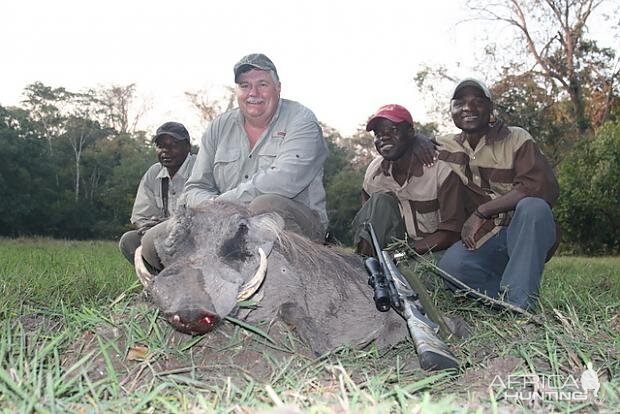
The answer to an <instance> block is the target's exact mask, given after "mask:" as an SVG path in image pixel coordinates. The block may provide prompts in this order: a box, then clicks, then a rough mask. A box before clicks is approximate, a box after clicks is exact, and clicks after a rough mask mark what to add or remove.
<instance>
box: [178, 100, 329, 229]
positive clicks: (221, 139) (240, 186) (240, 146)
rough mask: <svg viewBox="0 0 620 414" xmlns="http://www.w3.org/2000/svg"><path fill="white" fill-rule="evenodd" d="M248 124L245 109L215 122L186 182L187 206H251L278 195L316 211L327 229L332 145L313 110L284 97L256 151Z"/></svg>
mask: <svg viewBox="0 0 620 414" xmlns="http://www.w3.org/2000/svg"><path fill="white" fill-rule="evenodd" d="M243 123H244V118H243V115H242V114H241V111H240V110H239V108H236V109H233V110H231V111H228V112H226V113H225V114H222V115H221V116H219V117H217V118H216V119H214V120H213V122H211V124H210V125H209V127H208V128H207V131H206V132H205V134H204V135H203V136H202V139H201V141H200V151H199V152H198V156H197V159H196V165H195V168H194V170H193V172H192V174H191V176H190V178H189V180H188V181H187V183H186V184H185V193H186V194H185V197H186V203H187V205H188V206H189V207H197V206H199V205H200V204H202V203H204V202H205V201H207V200H211V199H220V200H230V201H236V202H241V203H243V204H247V203H250V202H251V201H252V200H253V199H254V198H256V197H257V196H259V195H262V194H278V195H281V196H283V197H287V198H290V199H293V200H295V201H298V202H300V203H302V204H304V205H306V206H307V207H309V208H310V209H311V210H314V211H316V212H317V213H318V214H319V217H320V219H321V223H322V224H323V225H324V226H326V225H327V212H326V209H325V189H324V187H323V163H324V162H325V159H326V158H327V144H326V143H325V140H324V139H323V133H322V131H321V127H320V125H319V123H318V121H317V119H316V117H315V116H314V114H313V113H312V111H310V110H309V109H308V108H306V107H304V106H303V105H301V104H299V103H297V102H294V101H289V100H286V99H280V102H279V103H278V108H277V109H276V112H275V114H274V116H273V119H272V120H271V122H270V123H269V126H268V128H267V130H266V131H265V132H264V133H263V135H262V136H261V137H260V138H259V140H258V141H257V142H256V145H254V148H250V144H249V140H248V137H247V134H246V132H245V129H244V127H243Z"/></svg>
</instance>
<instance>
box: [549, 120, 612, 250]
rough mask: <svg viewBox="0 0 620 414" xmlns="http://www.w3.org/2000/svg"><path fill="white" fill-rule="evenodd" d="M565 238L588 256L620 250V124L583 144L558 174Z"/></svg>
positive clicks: (559, 208) (607, 127) (607, 126)
mask: <svg viewBox="0 0 620 414" xmlns="http://www.w3.org/2000/svg"><path fill="white" fill-rule="evenodd" d="M559 179H560V187H561V193H560V200H559V203H558V206H557V207H556V209H555V211H556V214H557V216H558V219H559V221H560V223H561V225H562V229H563V232H564V236H563V239H564V241H565V242H567V243H569V244H570V245H572V246H573V247H575V248H577V249H581V250H583V251H584V252H586V253H610V252H613V253H617V252H618V251H620V209H619V208H618V200H620V122H608V123H607V124H605V125H604V126H603V127H602V128H601V129H600V130H599V131H598V133H597V135H596V137H595V138H594V139H590V140H583V141H581V142H580V143H579V144H578V145H577V146H576V147H575V150H574V151H573V153H572V155H571V157H570V158H569V159H567V160H566V161H565V162H564V163H563V165H562V167H561V169H560V174H559Z"/></svg>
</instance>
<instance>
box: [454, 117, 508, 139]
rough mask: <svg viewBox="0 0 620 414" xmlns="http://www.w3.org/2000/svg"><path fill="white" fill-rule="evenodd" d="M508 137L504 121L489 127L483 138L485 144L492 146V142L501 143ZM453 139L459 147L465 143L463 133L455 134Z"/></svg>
mask: <svg viewBox="0 0 620 414" xmlns="http://www.w3.org/2000/svg"><path fill="white" fill-rule="evenodd" d="M509 136H510V130H509V129H508V127H507V126H506V124H505V123H504V121H497V122H495V123H494V124H493V125H492V126H491V128H489V130H488V132H487V133H486V135H485V136H484V137H483V138H485V142H486V143H488V144H493V143H494V142H497V141H501V140H503V139H506V138H507V137H509ZM454 139H455V140H456V142H458V143H459V144H460V145H463V143H464V142H465V135H463V133H460V134H457V135H456V137H455V138H454Z"/></svg>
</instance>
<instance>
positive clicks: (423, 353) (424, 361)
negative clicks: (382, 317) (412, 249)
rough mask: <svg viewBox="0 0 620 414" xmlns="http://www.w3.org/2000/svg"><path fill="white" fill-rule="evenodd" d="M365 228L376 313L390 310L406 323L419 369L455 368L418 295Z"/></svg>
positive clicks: (366, 263)
mask: <svg viewBox="0 0 620 414" xmlns="http://www.w3.org/2000/svg"><path fill="white" fill-rule="evenodd" d="M366 229H367V230H368V233H369V234H370V238H371V242H372V247H373V250H374V253H375V256H374V257H369V258H367V259H366V261H365V262H364V264H365V266H366V270H367V271H368V275H369V278H368V284H369V285H370V286H372V288H373V290H374V296H373V299H374V301H375V306H376V307H377V310H378V311H380V312H387V311H389V310H390V308H392V309H394V310H395V311H396V312H398V314H399V315H400V316H402V317H403V318H404V319H405V320H406V321H407V327H408V328H409V333H410V334H411V338H412V339H413V343H414V345H415V347H416V350H417V352H418V359H419V360H420V367H421V368H422V369H424V370H427V371H438V370H444V369H458V367H459V362H458V360H457V359H456V357H455V356H454V355H453V354H452V352H451V351H450V348H448V346H447V345H446V344H445V343H444V342H443V341H442V340H441V339H440V338H439V336H438V332H439V325H438V324H437V323H435V322H433V321H432V320H430V319H428V318H427V317H426V316H425V315H424V314H423V313H422V312H421V311H420V309H419V308H418V306H416V300H417V299H418V295H417V293H416V292H415V291H414V290H413V289H412V288H411V286H410V285H409V283H408V282H407V279H405V277H403V275H402V274H401V273H400V271H399V270H398V268H397V267H396V264H395V263H394V261H393V260H392V257H391V256H390V254H389V253H388V252H387V251H385V250H382V249H381V246H380V245H379V242H378V241H377V235H376V234H375V230H374V229H373V227H372V224H371V223H369V222H367V223H366Z"/></svg>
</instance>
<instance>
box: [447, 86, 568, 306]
mask: <svg viewBox="0 0 620 414" xmlns="http://www.w3.org/2000/svg"><path fill="white" fill-rule="evenodd" d="M450 110H451V113H452V120H453V121H454V125H456V127H457V128H459V129H460V130H461V132H460V133H459V134H453V135H448V136H444V137H441V138H440V139H439V143H440V144H441V145H442V146H441V148H442V150H441V151H440V153H439V159H440V160H443V161H445V162H447V163H449V164H450V166H451V167H452V169H453V171H455V172H456V173H458V174H459V176H460V177H461V179H462V180H463V182H464V183H465V184H466V185H467V188H468V190H469V191H470V193H471V195H472V196H473V198H474V199H475V206H477V208H476V209H475V211H474V212H473V214H472V215H471V216H470V217H469V218H468V219H467V221H466V222H465V224H464V226H463V231H462V234H461V238H462V242H457V243H455V244H454V245H453V246H452V247H450V248H449V249H448V250H447V251H446V253H445V254H444V256H443V258H442V260H441V262H440V263H439V266H440V267H441V268H442V269H443V270H445V271H446V272H448V273H450V274H451V275H452V276H454V277H456V278H458V279H460V280H461V281H462V282H464V283H466V284H467V285H469V286H470V287H472V288H474V289H478V290H480V291H483V292H486V293H487V294H488V295H491V296H501V297H503V298H504V300H506V301H507V302H508V303H510V304H512V305H516V306H518V307H520V308H527V307H528V306H530V305H532V304H533V303H534V302H535V301H536V299H537V297H538V288H539V285H540V280H541V277H542V272H543V267H544V264H545V259H546V258H548V257H549V256H550V255H551V254H552V251H553V247H554V244H555V243H556V226H555V223H554V220H553V214H552V213H551V207H552V206H553V204H554V203H555V201H556V199H557V197H558V193H559V187H558V183H557V181H556V179H555V176H554V174H553V170H552V169H551V167H550V165H549V163H548V162H547V160H546V159H545V157H544V155H543V154H542V152H541V151H540V149H539V148H538V145H536V142H535V141H534V140H533V139H532V136H531V135H530V134H529V133H528V132H527V131H525V130H523V129H521V128H519V127H512V126H510V127H509V126H506V125H505V124H504V123H503V122H501V121H498V120H495V119H493V118H494V116H493V102H492V100H491V94H490V92H489V89H488V88H487V87H486V86H485V85H484V84H483V83H482V82H480V81H478V80H475V79H465V80H463V81H461V82H460V83H459V84H458V85H457V86H456V88H455V90H454V93H453V95H452V100H451V103H450Z"/></svg>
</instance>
